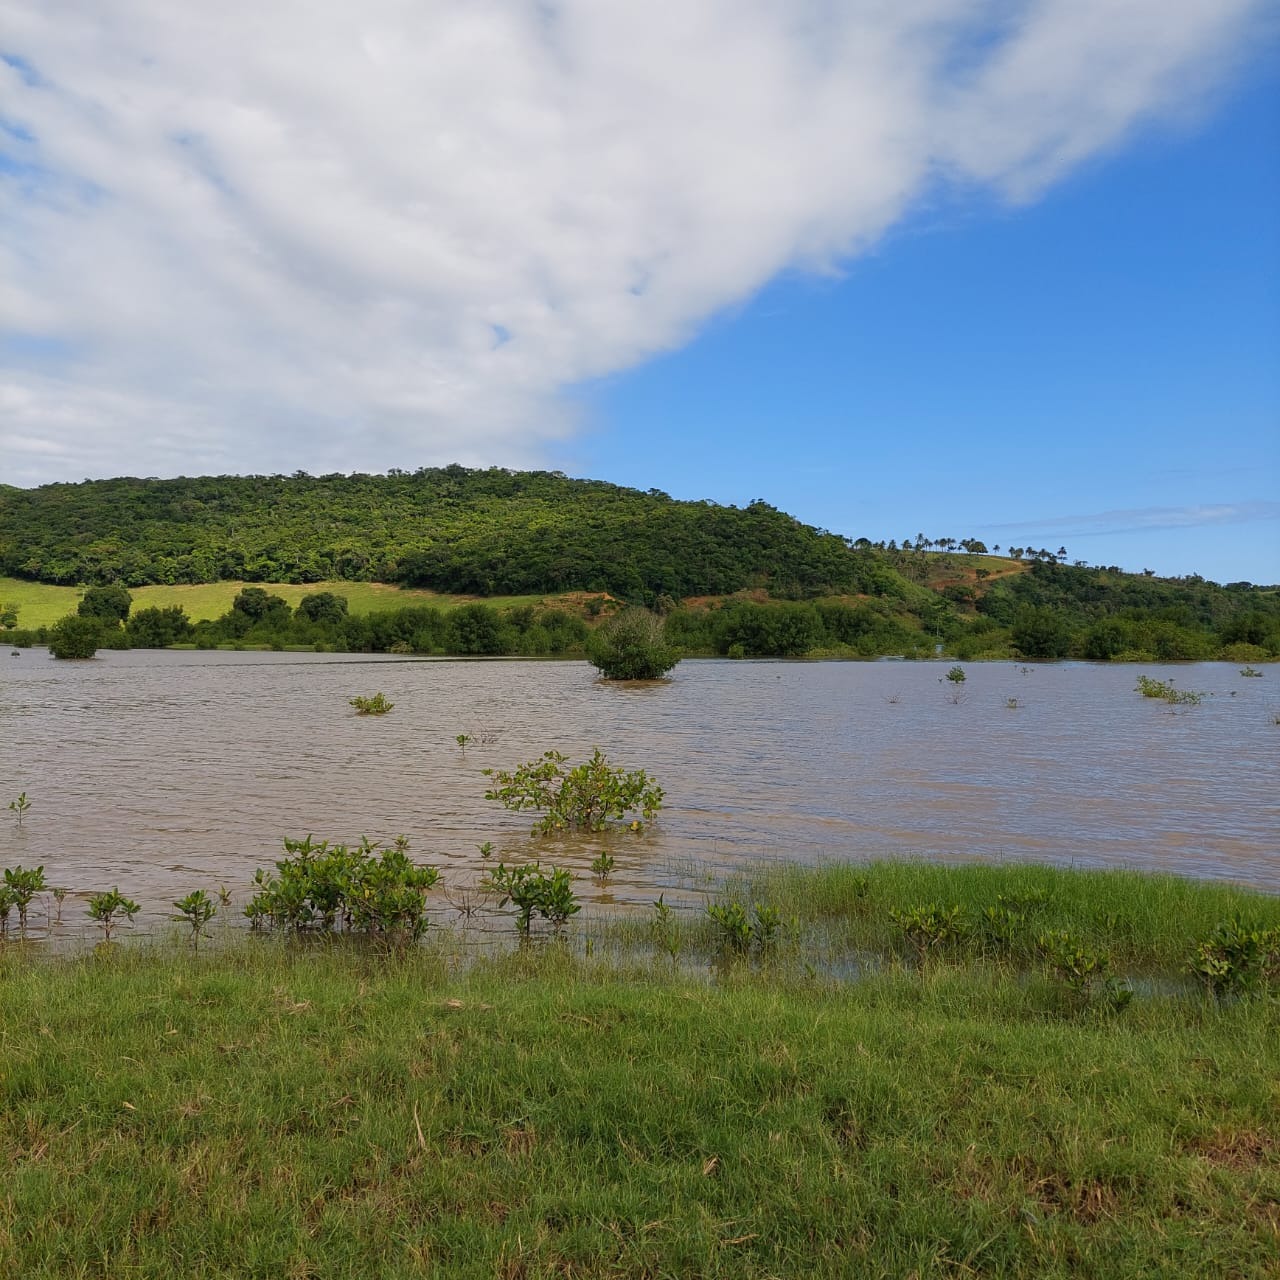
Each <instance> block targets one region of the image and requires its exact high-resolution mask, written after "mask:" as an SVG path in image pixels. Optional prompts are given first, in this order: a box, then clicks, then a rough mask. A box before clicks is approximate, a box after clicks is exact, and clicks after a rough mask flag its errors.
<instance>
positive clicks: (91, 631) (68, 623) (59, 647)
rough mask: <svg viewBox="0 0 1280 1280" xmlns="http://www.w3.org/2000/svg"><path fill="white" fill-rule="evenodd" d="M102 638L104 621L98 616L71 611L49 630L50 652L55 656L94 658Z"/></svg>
mask: <svg viewBox="0 0 1280 1280" xmlns="http://www.w3.org/2000/svg"><path fill="white" fill-rule="evenodd" d="M101 639H102V623H101V622H99V621H98V619H97V618H92V617H84V616H82V615H80V614H78V613H69V614H67V616H66V617H65V618H61V619H59V620H58V621H57V622H55V623H54V624H53V626H52V627H51V628H50V630H49V652H50V653H51V654H53V656H54V657H55V658H92V657H93V655H94V654H95V653H97V652H98V641H99V640H101Z"/></svg>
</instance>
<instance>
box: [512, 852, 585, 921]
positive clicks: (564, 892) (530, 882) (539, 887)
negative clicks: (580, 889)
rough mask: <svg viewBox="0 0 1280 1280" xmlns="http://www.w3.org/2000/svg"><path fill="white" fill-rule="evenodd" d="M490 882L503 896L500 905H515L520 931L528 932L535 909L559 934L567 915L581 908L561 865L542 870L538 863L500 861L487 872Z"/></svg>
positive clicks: (568, 875) (569, 877)
mask: <svg viewBox="0 0 1280 1280" xmlns="http://www.w3.org/2000/svg"><path fill="white" fill-rule="evenodd" d="M489 883H490V885H491V886H492V887H493V888H494V889H495V890H497V891H498V893H500V894H501V895H502V899H501V901H500V902H499V903H498V905H499V906H500V907H505V906H506V905H507V904H508V903H511V904H512V905H513V906H514V907H515V908H516V928H517V929H518V930H519V931H520V932H521V933H522V934H527V933H528V932H529V925H530V923H531V921H532V919H533V915H534V913H535V912H536V913H537V914H538V915H540V916H541V917H542V918H543V919H544V920H547V921H549V922H550V924H551V927H552V928H553V929H554V930H555V931H556V932H557V933H558V932H559V931H560V930H561V929H562V928H563V927H564V923H565V921H566V920H568V919H569V917H570V916H573V915H577V914H578V912H579V911H581V910H582V907H581V905H580V904H579V902H578V898H577V895H576V894H575V893H574V891H573V877H572V876H571V875H570V874H569V872H568V871H566V870H565V869H564V868H563V867H550V868H548V869H547V870H546V871H543V870H542V867H541V864H539V863H537V862H526V863H524V864H523V865H522V866H518V867H507V866H504V865H503V864H502V863H501V862H500V863H498V865H497V866H496V867H495V868H494V869H493V871H492V872H490V874H489Z"/></svg>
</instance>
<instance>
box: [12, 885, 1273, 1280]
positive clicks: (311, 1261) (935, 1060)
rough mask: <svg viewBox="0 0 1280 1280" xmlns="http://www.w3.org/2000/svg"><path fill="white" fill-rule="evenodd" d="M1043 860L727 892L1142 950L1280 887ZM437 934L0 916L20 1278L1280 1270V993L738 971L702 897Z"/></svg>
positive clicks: (1157, 949)
mask: <svg viewBox="0 0 1280 1280" xmlns="http://www.w3.org/2000/svg"><path fill="white" fill-rule="evenodd" d="M1028 870H1030V869H1019V868H986V869H979V868H960V869H958V870H955V871H948V870H947V869H945V868H928V867H923V866H920V865H918V864H917V865H914V866H908V867H907V868H906V869H904V870H896V869H894V868H893V867H886V868H874V867H873V868H828V869H824V870H822V871H820V872H816V873H815V872H804V871H802V870H799V869H794V868H772V869H769V870H767V871H765V872H762V873H758V874H754V875H753V876H751V877H749V878H745V879H743V880H740V881H739V882H737V883H736V884H733V885H729V886H727V887H726V891H725V892H726V895H733V894H740V895H744V899H745V900H746V901H748V902H754V901H759V900H761V899H762V898H763V899H768V900H770V901H773V902H775V903H777V904H778V905H779V907H780V909H782V910H787V911H789V910H791V909H792V907H794V908H795V909H796V911H797V912H798V913H800V914H801V915H802V916H803V920H802V925H803V926H804V927H803V928H802V929H801V930H800V935H799V936H802V937H804V938H806V939H807V938H808V937H809V933H808V928H809V926H811V925H813V924H814V923H816V922H819V921H826V922H827V923H828V924H830V925H831V926H832V928H833V930H834V932H833V934H832V936H833V937H836V936H840V935H841V933H842V930H843V931H845V932H847V933H848V935H849V937H850V938H854V937H856V938H857V939H859V940H860V942H859V945H861V944H862V943H868V942H874V940H875V938H876V937H877V936H878V935H877V932H876V931H877V929H878V928H879V925H878V924H877V920H879V919H880V917H882V916H883V915H884V914H885V912H886V911H887V909H888V904H890V903H891V902H897V901H900V902H904V903H905V902H910V901H916V900H918V899H917V895H918V894H920V893H929V892H933V893H935V894H936V895H937V896H938V897H939V899H940V900H941V901H942V902H952V901H954V902H956V903H958V904H961V905H965V906H966V907H969V908H971V909H975V910H976V909H977V908H979V907H980V906H981V905H982V904H983V903H985V902H989V901H992V900H994V897H995V895H996V894H997V893H1000V892H1017V893H1020V894H1022V896H1023V898H1024V899H1025V900H1030V898H1032V897H1034V896H1035V891H1038V890H1046V891H1047V892H1048V894H1049V897H1048V899H1047V901H1046V902H1045V903H1044V904H1043V905H1042V907H1040V908H1037V909H1038V910H1042V911H1043V913H1044V920H1045V922H1046V923H1047V924H1050V925H1056V924H1068V925H1071V926H1072V927H1076V928H1081V929H1087V928H1093V929H1095V930H1097V936H1098V938H1099V940H1101V941H1108V940H1109V938H1108V935H1107V932H1106V931H1107V930H1110V931H1111V933H1112V934H1114V935H1115V937H1116V938H1117V939H1118V940H1120V941H1121V942H1123V941H1124V940H1125V939H1128V943H1127V944H1126V946H1127V951H1125V952H1124V954H1127V955H1129V956H1130V957H1131V958H1132V959H1134V960H1135V961H1140V962H1142V963H1144V964H1146V963H1159V964H1164V963H1166V962H1168V963H1175V964H1176V958H1177V957H1178V956H1180V955H1183V954H1185V950H1186V947H1187V945H1188V942H1189V938H1190V937H1191V936H1193V935H1194V933H1195V931H1197V930H1199V929H1202V928H1203V927H1205V925H1206V922H1209V921H1212V920H1215V919H1218V918H1220V913H1221V912H1222V910H1224V909H1227V910H1236V909H1242V910H1246V911H1251V912H1254V913H1262V914H1263V915H1265V916H1266V918H1268V919H1272V920H1274V919H1276V918H1277V915H1278V908H1280V903H1278V902H1277V900H1276V899H1273V898H1266V897H1263V896H1261V895H1256V894H1248V893H1242V892H1240V891H1237V890H1232V889H1230V888H1227V887H1219V886H1196V885H1193V884H1186V883H1185V882H1175V881H1173V880H1172V878H1169V877H1160V878H1157V879H1155V880H1147V879H1146V878H1143V877H1139V876H1129V877H1118V878H1117V877H1108V876H1106V875H1090V876H1086V877H1084V878H1083V879H1082V880H1080V881H1077V880H1076V879H1075V878H1074V877H1073V876H1072V873H1067V872H1057V873H1054V876H1053V877H1051V878H1050V879H1048V880H1045V879H1042V878H1038V876H1037V875H1036V874H1032V875H1031V877H1030V878H1027V877H1026V876H1025V875H1024V872H1025V871H1028ZM215 927H216V922H215ZM434 937H435V939H436V940H435V941H431V940H429V941H428V943H427V944H426V945H424V946H422V947H420V948H417V949H414V950H412V951H410V952H408V953H406V954H390V955H385V954H384V955H379V954H377V953H374V952H371V951H369V950H362V949H358V948H353V947H350V946H345V945H342V944H341V943H339V942H331V943H329V944H328V945H324V944H319V945H317V944H311V945H287V944H285V943H283V942H282V941H280V940H279V939H273V938H265V939H253V938H241V937H240V936H239V935H238V934H234V933H233V934H231V935H229V938H230V940H229V941H228V940H224V941H223V943H221V944H220V945H216V946H213V947H211V948H206V950H204V951H202V952H201V953H199V954H198V955H197V954H193V953H192V952H190V951H189V950H187V949H185V948H181V947H179V946H177V945H176V944H161V943H153V944H144V945H141V946H136V945H132V944H130V945H116V946H113V947H110V948H99V949H98V950H96V951H94V952H92V953H89V954H84V955H80V956H76V957H66V956H63V957H57V956H52V957H51V956H42V955H40V954H39V953H38V952H36V951H35V950H34V949H33V948H30V947H21V946H16V945H11V946H10V947H9V948H8V949H7V950H6V949H3V948H0V1151H2V1152H3V1157H4V1158H3V1161H2V1162H0V1275H6V1276H7V1275H13V1276H22V1277H47V1278H52V1277H73V1276H74V1277H82V1276H102V1277H106V1276H123V1275H128V1276H131V1277H139V1278H149V1277H155V1278H157V1280H159V1278H161V1277H163V1278H168V1277H172V1276H183V1277H188V1276H189V1277H240V1276H244V1277H249V1276H264V1277H265V1276H280V1277H288V1276H297V1277H324V1278H326V1280H328V1278H330V1277H333V1278H335V1280H336V1278H339V1277H342V1278H345V1277H353V1278H354V1277H361V1278H363V1277H371V1276H372V1277H384V1278H392V1277H420V1276H440V1277H454V1276H457V1277H476V1278H477V1280H478V1278H479V1277H486V1278H487V1277H494V1276H497V1277H504V1278H505V1277H511V1278H516V1277H519V1278H522V1280H534V1278H541V1277H548V1278H550V1277H597V1276H599V1277H606V1276H608V1277H622V1278H628V1277H635V1278H637V1280H639V1278H640V1277H686V1276H688V1277H726V1278H729V1277H734V1278H737V1277H746V1278H748V1280H751V1278H760V1280H763V1278H764V1277H793V1276H794V1277H809V1276H816V1277H831V1278H833V1280H834V1278H836V1277H859V1276H868V1277H903V1278H904V1280H906V1278H907V1277H918V1278H924V1277H955V1278H959V1277H971V1276H1001V1277H1060V1278H1061V1280H1067V1278H1068V1277H1078V1276H1089V1277H1092V1278H1094V1280H1109V1278H1111V1277H1117V1278H1118V1277H1126V1278H1127V1277H1133V1278H1134V1280H1137V1278H1140V1277H1142V1278H1145V1277H1151V1276H1170V1277H1173V1276H1177V1277H1182V1276H1215V1277H1217V1276H1230V1277H1236V1278H1238V1280H1248V1278H1252V1277H1259V1278H1261V1277H1271V1276H1275V1275H1276V1274H1277V1273H1278V1271H1280V1124H1278V1123H1277V1115H1278V1114H1280V1002H1278V1001H1277V1000H1276V998H1275V997H1274V995H1271V996H1268V995H1265V994H1260V995H1258V996H1255V997H1253V998H1243V999H1231V1000H1225V1001H1222V1002H1218V1001H1215V1000H1214V999H1212V998H1211V997H1209V996H1208V995H1206V994H1203V993H1201V992H1199V991H1198V990H1196V989H1194V988H1191V987H1187V986H1186V985H1185V984H1182V983H1177V982H1175V983H1173V985H1166V986H1165V987H1161V986H1159V985H1156V986H1153V987H1151V988H1150V989H1149V990H1144V991H1143V992H1140V994H1139V995H1138V996H1137V997H1136V998H1135V999H1134V1000H1133V1002H1132V1003H1131V1004H1130V1005H1129V1006H1128V1007H1127V1008H1125V1009H1124V1010H1122V1011H1121V1012H1118V1013H1117V1012H1110V1011H1108V1012H1103V1011H1100V1010H1097V1009H1079V1008H1074V1007H1071V1006H1069V1005H1064V1003H1063V1002H1062V1000H1061V993H1060V992H1058V991H1056V990H1055V988H1054V986H1053V984H1052V983H1051V982H1050V980H1049V979H1048V977H1047V976H1046V975H1045V974H1044V973H1043V972H1039V971H1036V970H1027V969H1024V968H1018V967H1016V966H1011V965H1003V964H997V963H992V962H990V961H988V960H981V959H977V958H975V957H973V956H972V955H967V956H966V955H961V954H955V955H951V956H946V957H941V956H940V957H939V958H937V959H935V960H933V961H930V962H928V963H915V962H911V961H900V960H894V959H893V958H892V955H891V952H890V951H882V954H881V962H880V964H879V965H878V966H877V967H873V968H867V969H865V970H864V972H863V976H862V977H860V978H858V979H857V980H855V981H842V980H839V979H837V978H836V977H834V976H831V974H830V973H827V972H826V971H825V970H821V971H815V969H814V967H813V965H812V964H810V963H809V962H808V960H807V959H806V956H805V954H804V951H805V947H806V946H807V945H808V944H807V942H806V943H805V944H804V945H802V946H801V947H800V948H799V951H798V953H794V954H793V949H792V948H791V947H790V946H788V947H784V948H782V949H781V951H780V953H779V954H778V956H777V957H776V958H775V959H773V960H770V961H765V962H763V963H761V962H758V961H749V960H744V961H740V962H737V963H735V964H730V965H723V964H713V965H710V966H709V961H710V960H711V956H710V953H709V952H708V951H707V950H705V948H704V944H705V943H706V941H707V937H708V935H707V933H706V930H705V928H704V925H703V924H702V923H699V922H698V921H697V920H695V919H693V918H688V917H687V918H686V919H685V920H684V922H683V923H682V924H681V926H680V938H679V940H680V945H681V947H682V948H684V950H683V951H682V952H681V958H680V960H679V962H677V963H673V962H672V961H671V960H670V959H669V958H668V957H667V956H666V955H665V954H664V953H663V952H662V951H661V949H660V950H659V951H658V954H657V955H656V956H655V954H654V951H653V949H652V947H651V946H649V945H648V942H649V941H651V939H650V938H649V934H648V931H647V930H645V929H643V928H641V929H637V927H636V925H635V924H634V923H632V924H627V923H626V922H610V921H608V920H596V921H590V920H588V921H583V922H580V923H579V924H578V925H577V929H576V935H575V943H574V944H572V945H568V946H562V945H559V944H557V943H556V942H554V941H551V940H545V941H542V942H538V941H536V940H535V942H534V944H533V945H530V946H525V947H519V948H516V947H514V946H513V947H512V949H511V950H510V951H509V952H508V953H507V954H503V955H498V956H496V957H495V956H490V957H488V958H480V959H474V958H473V959H470V960H468V959H467V956H466V952H465V951H464V950H463V949H462V948H461V946H460V945H459V942H458V937H457V934H456V933H454V932H452V931H449V932H439V933H436V934H435V935H434ZM587 938H593V939H594V940H595V942H596V945H595V946H594V947H593V948H592V954H591V955H588V954H586V946H585V943H586V939H587ZM628 939H630V941H628ZM699 948H704V949H699ZM824 973H826V976H824ZM1174 973H1175V974H1176V970H1175V971H1174ZM1171 976H1172V975H1171Z"/></svg>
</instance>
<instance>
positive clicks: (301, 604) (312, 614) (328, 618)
mask: <svg viewBox="0 0 1280 1280" xmlns="http://www.w3.org/2000/svg"><path fill="white" fill-rule="evenodd" d="M298 613H299V614H300V615H301V616H302V617H304V618H306V620H307V621H308V622H341V621H342V620H343V618H345V617H346V616H347V598H346V596H339V595H335V594H334V593H333V592H332V591H317V592H316V593H315V594H314V595H309V596H303V597H302V599H301V600H299V601H298Z"/></svg>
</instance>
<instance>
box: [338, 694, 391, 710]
mask: <svg viewBox="0 0 1280 1280" xmlns="http://www.w3.org/2000/svg"><path fill="white" fill-rule="evenodd" d="M348 702H349V703H350V704H351V706H353V707H355V709H356V715H358V716H385V715H386V714H387V712H388V711H390V710H391V708H392V707H394V706H395V705H396V704H395V703H394V702H388V701H387V695H386V694H385V693H382V692H378V693H375V694H374V695H373V697H372V698H360V697H355V698H349V699H348Z"/></svg>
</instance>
